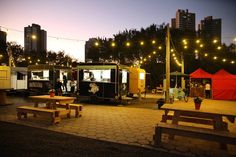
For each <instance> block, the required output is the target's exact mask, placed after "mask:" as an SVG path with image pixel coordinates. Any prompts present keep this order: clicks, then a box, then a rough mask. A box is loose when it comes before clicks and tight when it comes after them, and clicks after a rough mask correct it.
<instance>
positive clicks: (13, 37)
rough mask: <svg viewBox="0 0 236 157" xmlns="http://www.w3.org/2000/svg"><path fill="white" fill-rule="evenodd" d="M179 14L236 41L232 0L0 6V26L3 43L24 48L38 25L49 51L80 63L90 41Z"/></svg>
mask: <svg viewBox="0 0 236 157" xmlns="http://www.w3.org/2000/svg"><path fill="white" fill-rule="evenodd" d="M178 9H184V10H186V9H188V10H189V12H191V13H195V14H196V24H198V23H199V22H200V20H202V19H204V17H206V16H213V18H221V19H222V41H223V42H225V43H226V44H227V45H228V44H229V43H232V42H233V39H234V38H235V37H236V18H235V12H236V1H235V0H37V1H36V0H0V12H1V18H0V26H1V27H2V28H1V30H3V31H7V30H6V29H5V28H8V31H7V33H8V35H7V41H16V42H17V43H18V44H21V45H22V46H24V27H26V26H28V25H32V23H36V24H39V25H40V26H41V28H42V29H44V30H46V31H47V35H48V38H47V40H48V42H47V49H48V50H53V51H58V50H65V52H66V53H67V54H70V55H71V56H73V57H75V58H77V59H79V61H83V60H84V43H85V41H86V40H88V39H89V38H92V37H113V34H117V33H118V32H119V31H123V30H125V29H137V30H140V28H142V27H143V28H146V27H147V26H150V25H151V24H153V23H154V24H157V25H159V24H162V23H170V21H171V18H173V17H175V14H176V11H177V10H178ZM196 28H197V26H196ZM16 30H19V31H16ZM52 37H58V39H56V38H52ZM62 38H68V39H75V40H64V39H62Z"/></svg>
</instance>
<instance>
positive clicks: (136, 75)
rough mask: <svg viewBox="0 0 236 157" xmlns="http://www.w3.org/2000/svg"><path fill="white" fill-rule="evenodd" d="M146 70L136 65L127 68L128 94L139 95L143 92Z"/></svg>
mask: <svg viewBox="0 0 236 157" xmlns="http://www.w3.org/2000/svg"><path fill="white" fill-rule="evenodd" d="M145 79H146V72H145V70H144V69H140V68H137V67H130V68H129V95H132V96H133V95H134V94H137V95H138V96H139V97H140V96H141V93H144V92H145Z"/></svg>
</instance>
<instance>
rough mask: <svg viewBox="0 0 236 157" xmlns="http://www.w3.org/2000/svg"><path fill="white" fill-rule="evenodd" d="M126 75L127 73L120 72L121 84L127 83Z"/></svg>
mask: <svg viewBox="0 0 236 157" xmlns="http://www.w3.org/2000/svg"><path fill="white" fill-rule="evenodd" d="M127 75H128V73H127V71H125V70H122V83H127V82H128V79H127V78H128V77H127Z"/></svg>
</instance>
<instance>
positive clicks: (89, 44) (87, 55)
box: [85, 38, 99, 62]
mask: <svg viewBox="0 0 236 157" xmlns="http://www.w3.org/2000/svg"><path fill="white" fill-rule="evenodd" d="M96 41H97V39H96V38H90V39H89V40H88V41H86V43H85V62H91V61H92V62H98V61H99V58H98V57H97V56H96V55H95V54H91V52H90V50H91V48H93V47H95V45H94V43H95V42H96Z"/></svg>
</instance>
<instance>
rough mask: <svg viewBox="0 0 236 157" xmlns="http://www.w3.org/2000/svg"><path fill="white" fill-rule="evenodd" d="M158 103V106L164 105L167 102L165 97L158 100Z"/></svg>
mask: <svg viewBox="0 0 236 157" xmlns="http://www.w3.org/2000/svg"><path fill="white" fill-rule="evenodd" d="M156 103H157V108H158V109H160V108H161V106H162V105H164V103H165V99H163V98H160V99H158V100H157V102H156Z"/></svg>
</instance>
